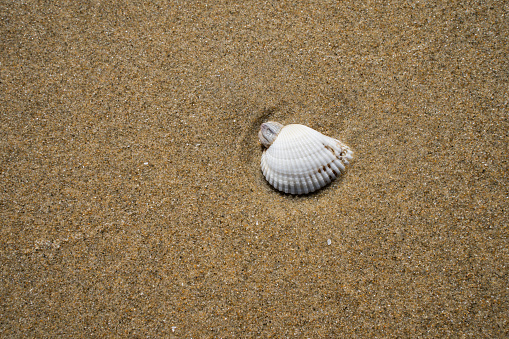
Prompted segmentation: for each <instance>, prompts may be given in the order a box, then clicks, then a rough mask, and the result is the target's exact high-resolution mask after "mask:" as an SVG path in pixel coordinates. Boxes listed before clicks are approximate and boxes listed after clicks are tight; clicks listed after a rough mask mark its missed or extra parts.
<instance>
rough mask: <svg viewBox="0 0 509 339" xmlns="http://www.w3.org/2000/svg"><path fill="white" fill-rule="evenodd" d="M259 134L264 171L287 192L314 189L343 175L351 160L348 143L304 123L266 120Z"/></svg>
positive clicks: (268, 177)
mask: <svg viewBox="0 0 509 339" xmlns="http://www.w3.org/2000/svg"><path fill="white" fill-rule="evenodd" d="M258 137H259V138H260V142H261V143H262V144H263V145H264V146H265V147H266V149H265V150H264V151H263V154H262V161H261V166H262V172H263V175H264V176H265V179H267V181H268V182H269V183H270V184H271V185H272V186H274V188H276V189H278V190H279V191H282V192H285V193H290V194H307V193H311V192H314V191H316V190H318V189H320V188H322V187H324V186H326V185H327V184H329V183H330V182H332V181H333V180H334V179H336V178H337V177H338V176H340V175H341V173H342V172H344V171H345V166H346V165H348V164H349V161H350V160H352V155H353V152H352V151H351V150H350V148H348V146H346V145H345V144H343V143H342V142H341V141H339V140H336V139H333V138H330V137H328V136H325V135H323V134H322V133H320V132H318V131H315V130H314V129H312V128H309V127H307V126H304V125H298V124H294V125H286V126H283V125H282V124H280V123H278V122H272V121H269V122H265V123H263V124H262V125H261V127H260V132H259V133H258Z"/></svg>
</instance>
